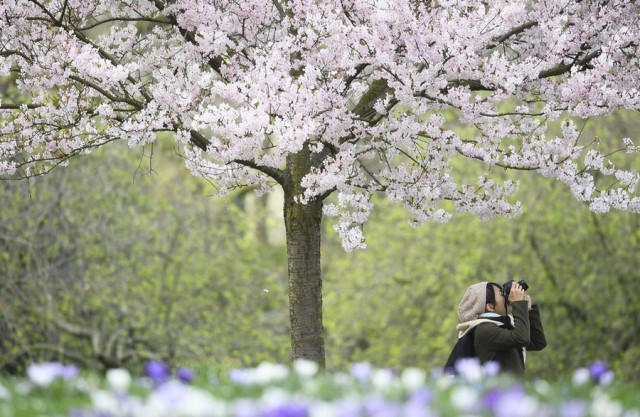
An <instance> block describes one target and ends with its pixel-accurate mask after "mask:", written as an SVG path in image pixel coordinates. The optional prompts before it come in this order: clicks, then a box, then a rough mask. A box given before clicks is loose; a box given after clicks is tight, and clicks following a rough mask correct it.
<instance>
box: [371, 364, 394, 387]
mask: <svg viewBox="0 0 640 417" xmlns="http://www.w3.org/2000/svg"><path fill="white" fill-rule="evenodd" d="M393 379H394V377H393V371H391V369H376V370H374V371H373V373H372V374H371V382H372V383H373V386H374V387H375V388H377V389H379V390H384V389H386V388H389V387H390V386H391V384H392V383H393Z"/></svg>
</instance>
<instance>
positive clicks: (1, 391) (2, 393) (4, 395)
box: [0, 384, 11, 400]
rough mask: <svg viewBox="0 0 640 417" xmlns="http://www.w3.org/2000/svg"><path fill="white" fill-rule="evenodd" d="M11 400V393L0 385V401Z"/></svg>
mask: <svg viewBox="0 0 640 417" xmlns="http://www.w3.org/2000/svg"><path fill="white" fill-rule="evenodd" d="M9 399H11V392H9V390H8V389H6V388H5V387H4V385H2V384H0V400H9Z"/></svg>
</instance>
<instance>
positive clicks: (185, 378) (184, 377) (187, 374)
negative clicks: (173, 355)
mask: <svg viewBox="0 0 640 417" xmlns="http://www.w3.org/2000/svg"><path fill="white" fill-rule="evenodd" d="M176 376H177V377H178V379H179V380H180V381H182V382H184V383H185V384H190V383H191V382H192V381H193V379H194V378H195V373H194V372H193V371H192V370H191V369H189V368H178V370H177V372H176Z"/></svg>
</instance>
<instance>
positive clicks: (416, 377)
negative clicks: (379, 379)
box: [400, 368, 426, 391]
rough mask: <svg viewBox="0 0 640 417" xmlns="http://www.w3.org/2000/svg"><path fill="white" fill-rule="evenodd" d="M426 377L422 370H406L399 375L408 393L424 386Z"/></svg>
mask: <svg viewBox="0 0 640 417" xmlns="http://www.w3.org/2000/svg"><path fill="white" fill-rule="evenodd" d="M425 379H426V375H425V373H424V371H423V370H422V369H418V368H406V369H405V370H403V371H402V374H401V375H400V381H401V382H402V385H403V386H404V387H405V388H406V389H408V390H409V391H415V390H417V389H420V388H422V387H423V386H424V382H425Z"/></svg>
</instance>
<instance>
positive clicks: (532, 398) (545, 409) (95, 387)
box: [0, 360, 640, 417]
mask: <svg viewBox="0 0 640 417" xmlns="http://www.w3.org/2000/svg"><path fill="white" fill-rule="evenodd" d="M457 370H458V373H459V375H458V376H457V377H455V378H454V377H451V376H447V375H444V374H442V372H441V371H439V370H435V371H433V372H431V373H427V372H425V371H424V370H422V369H417V368H408V369H404V370H391V369H376V368H373V367H372V366H370V365H369V364H367V363H355V364H353V365H352V366H351V368H350V370H349V372H345V373H338V372H335V373H331V372H326V371H322V370H320V369H318V367H317V365H316V364H315V363H312V362H307V361H297V362H295V363H294V364H293V365H291V366H286V365H279V364H271V363H263V364H261V365H259V366H257V367H255V368H247V369H234V370H231V371H230V372H227V373H226V374H224V375H216V374H215V373H214V372H211V373H210V374H206V372H202V371H201V372H199V373H200V375H198V374H196V373H195V372H194V371H192V370H190V369H187V368H178V369H175V370H170V369H169V368H168V367H167V366H166V365H165V364H164V363H162V362H156V361H152V362H149V363H147V364H146V367H145V372H144V375H142V376H139V377H138V376H133V375H131V374H130V373H129V371H127V370H125V369H112V370H109V371H108V372H107V373H106V374H105V375H104V377H102V376H98V375H97V374H86V373H81V372H79V371H78V369H77V368H76V367H74V366H73V365H63V364H60V363H40V364H32V365H30V366H29V368H28V369H27V375H26V377H25V378H18V379H0V416H2V417H4V416H11V417H38V416H47V417H49V416H55V417H59V416H68V417H174V416H176V417H177V416H185V417H218V416H220V417H334V416H335V417H396V416H397V417H412V416H425V417H431V416H433V417H436V416H442V417H448V416H452V417H453V416H478V417H481V416H496V417H503V416H504V417H534V416H536V417H539V416H543V417H544V416H549V417H551V416H563V417H565V416H566V417H587V416H593V417H640V399H639V398H638V396H637V389H636V388H635V387H632V386H629V385H628V384H617V383H616V381H615V378H614V375H613V373H612V372H611V371H610V370H609V369H608V368H607V366H606V365H605V364H604V363H601V362H598V363H594V364H591V365H590V366H588V367H585V368H582V369H578V370H576V371H575V372H574V373H573V375H572V378H569V379H568V381H567V382H566V383H553V382H549V381H543V380H533V381H528V382H527V383H526V384H525V383H523V382H521V381H518V380H516V379H512V378H510V377H508V376H505V375H499V374H498V373H497V370H498V369H497V367H496V366H494V365H492V364H486V365H484V366H481V365H480V364H479V363H477V362H476V361H474V360H464V361H460V362H459V363H458V366H457Z"/></svg>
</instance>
